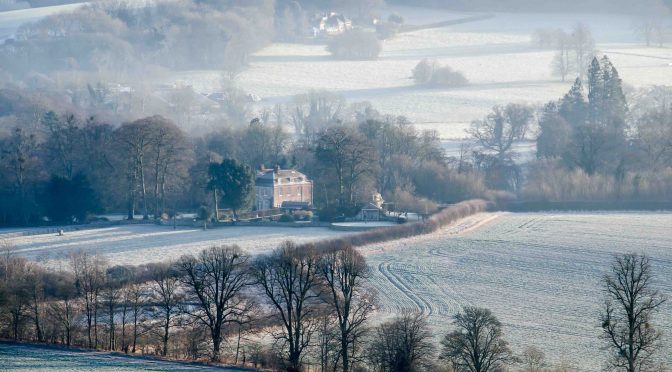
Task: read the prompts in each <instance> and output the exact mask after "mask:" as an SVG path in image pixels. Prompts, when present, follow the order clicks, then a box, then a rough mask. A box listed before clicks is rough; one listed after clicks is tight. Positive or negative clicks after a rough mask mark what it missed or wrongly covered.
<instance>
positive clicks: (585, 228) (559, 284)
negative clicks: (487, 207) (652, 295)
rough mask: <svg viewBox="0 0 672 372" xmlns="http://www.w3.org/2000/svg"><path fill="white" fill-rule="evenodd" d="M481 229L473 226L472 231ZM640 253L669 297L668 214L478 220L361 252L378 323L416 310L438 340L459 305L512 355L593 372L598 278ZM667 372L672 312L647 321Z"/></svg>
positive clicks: (671, 218) (597, 360)
mask: <svg viewBox="0 0 672 372" xmlns="http://www.w3.org/2000/svg"><path fill="white" fill-rule="evenodd" d="M479 225H481V226H480V227H479ZM630 251H639V252H645V253H646V254H648V255H649V256H650V257H651V258H652V263H653V268H654V270H655V274H656V283H655V284H656V286H657V287H658V288H659V289H660V290H662V291H663V292H665V293H666V294H667V295H668V296H672V213H609V214H607V213H604V214H601V213H557V214H554V213H530V214H501V215H496V214H494V215H493V214H482V215H477V216H473V217H469V218H467V219H465V220H462V221H461V222H460V223H458V224H457V225H455V226H452V227H450V228H447V229H444V230H443V231H441V232H438V233H436V234H433V235H430V236H422V237H416V238H412V239H407V240H401V241H397V242H390V243H385V244H379V245H373V246H370V247H366V248H364V249H363V252H364V253H365V254H366V256H367V260H368V262H369V264H370V265H371V266H372V267H373V268H374V275H373V285H374V286H375V287H376V288H377V289H378V292H379V298H380V301H381V303H382V307H381V315H382V318H385V317H389V316H392V315H394V314H399V313H400V312H402V311H403V310H420V311H422V312H423V313H424V314H427V315H429V316H430V322H431V325H432V327H433V329H434V331H435V333H437V335H438V336H437V337H440V336H442V335H443V334H445V333H446V332H447V331H449V330H450V322H451V317H452V316H453V315H454V314H455V313H456V312H457V311H459V309H460V308H461V307H462V306H464V305H476V306H482V307H487V308H490V309H491V310H492V311H493V312H494V313H495V314H496V315H497V316H498V317H499V319H500V320H501V321H502V322H503V323H504V326H505V334H506V338H507V339H508V340H509V341H510V342H511V344H512V345H513V347H514V348H515V349H516V350H518V351H520V350H522V349H523V348H524V347H525V346H528V345H534V346H537V347H539V348H541V349H542V350H543V351H544V352H545V353H546V355H547V357H548V358H549V359H551V360H552V361H554V362H557V363H559V362H561V361H566V362H570V363H572V364H573V365H574V366H576V367H580V368H581V370H589V371H595V370H599V367H600V366H601V363H602V362H603V361H604V359H605V358H604V353H603V352H602V351H601V349H600V348H601V346H603V345H604V344H603V343H602V341H601V340H600V338H599V336H600V335H601V329H600V322H599V311H600V309H601V305H602V303H603V300H604V297H603V294H602V292H601V282H600V280H601V277H602V276H603V275H604V274H605V273H606V272H607V270H608V269H609V265H610V263H611V261H612V259H613V255H614V254H615V253H625V252H630ZM654 321H655V324H656V326H657V327H659V328H660V330H662V331H663V333H664V342H665V344H664V348H663V350H662V351H663V352H662V353H661V355H662V356H664V358H666V359H665V362H666V363H667V365H672V353H670V350H672V303H671V302H668V303H667V304H666V305H665V306H664V307H663V308H662V309H661V312H660V314H659V315H658V316H657V317H656V318H655V320H654Z"/></svg>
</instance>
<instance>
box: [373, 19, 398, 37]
mask: <svg viewBox="0 0 672 372" xmlns="http://www.w3.org/2000/svg"><path fill="white" fill-rule="evenodd" d="M397 32H399V25H398V24H396V23H392V22H380V23H378V24H377V25H376V34H377V35H378V38H379V39H381V40H385V39H389V38H391V37H393V36H394V35H396V34H397Z"/></svg>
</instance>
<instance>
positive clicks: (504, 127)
mask: <svg viewBox="0 0 672 372" xmlns="http://www.w3.org/2000/svg"><path fill="white" fill-rule="evenodd" d="M532 117H533V116H532V109H531V108H530V107H528V106H525V105H519V104H514V103H510V104H508V105H506V106H505V107H502V106H495V107H493V108H492V112H491V113H490V114H489V115H488V116H486V117H485V118H484V119H483V120H475V121H473V122H472V123H471V128H470V129H468V130H467V133H469V134H470V135H471V136H472V137H473V138H474V139H475V140H477V141H478V143H479V145H481V146H482V147H483V148H484V149H485V150H488V151H492V152H494V153H495V155H496V157H497V159H499V160H500V161H501V160H504V159H506V158H507V157H508V154H509V151H510V150H511V147H512V146H513V144H514V142H515V141H516V140H522V139H524V138H525V134H526V132H527V129H528V126H529V123H530V121H531V120H532Z"/></svg>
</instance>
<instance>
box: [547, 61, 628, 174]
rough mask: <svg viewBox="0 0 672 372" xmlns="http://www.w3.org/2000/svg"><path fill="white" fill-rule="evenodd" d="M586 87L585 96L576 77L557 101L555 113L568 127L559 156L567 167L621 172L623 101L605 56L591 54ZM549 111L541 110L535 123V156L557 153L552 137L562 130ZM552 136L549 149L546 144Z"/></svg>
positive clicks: (622, 94) (613, 70)
mask: <svg viewBox="0 0 672 372" xmlns="http://www.w3.org/2000/svg"><path fill="white" fill-rule="evenodd" d="M587 88H588V95H587V98H588V99H587V100H586V98H585V96H584V92H583V86H582V84H581V81H580V80H579V79H577V80H576V81H575V82H574V85H572V88H571V89H570V90H569V92H568V93H567V94H566V95H565V96H564V97H563V98H562V100H561V101H560V104H559V108H558V115H559V116H560V117H561V118H562V119H564V121H565V122H566V123H568V124H569V127H570V130H569V132H570V133H569V134H570V135H569V138H570V140H569V142H568V143H567V144H566V150H565V151H564V153H563V158H564V159H565V161H566V162H567V164H568V165H569V166H570V167H574V166H578V167H579V168H581V169H583V170H584V171H585V172H586V173H588V174H593V173H595V172H597V171H599V170H608V169H611V170H615V171H616V172H617V174H618V173H622V170H623V166H624V163H623V162H624V159H625V157H624V152H625V148H626V146H625V143H626V137H625V128H626V126H625V117H626V113H627V110H628V109H627V101H626V99H625V94H624V93H623V88H622V82H621V79H620V77H619V76H618V71H616V68H614V66H613V65H612V64H611V62H610V61H609V59H608V58H607V57H606V56H605V57H603V58H602V59H601V60H598V59H597V58H593V60H592V62H591V64H590V67H589V68H588V76H587ZM551 114H552V113H548V112H545V113H544V115H543V116H542V118H541V120H540V123H539V125H540V129H541V133H540V135H539V137H538V145H541V147H539V148H538V149H537V156H538V157H548V156H550V155H552V156H557V155H558V154H557V151H558V147H557V145H558V143H557V141H556V140H555V137H556V136H562V135H564V134H566V133H565V131H563V128H562V127H561V126H562V124H558V123H559V121H558V120H557V119H558V118H555V117H553V116H552V115H551ZM553 123H554V124H553ZM552 138H553V139H554V142H553V143H554V145H555V147H554V149H553V150H551V149H550V148H549V141H550V140H551V139H552ZM549 151H550V152H549ZM619 169H620V170H621V171H620V172H619Z"/></svg>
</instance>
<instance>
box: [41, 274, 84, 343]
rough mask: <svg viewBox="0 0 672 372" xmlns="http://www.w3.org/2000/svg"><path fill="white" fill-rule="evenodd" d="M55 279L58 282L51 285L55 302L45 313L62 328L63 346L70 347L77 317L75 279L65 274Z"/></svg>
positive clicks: (50, 304)
mask: <svg viewBox="0 0 672 372" xmlns="http://www.w3.org/2000/svg"><path fill="white" fill-rule="evenodd" d="M56 278H57V279H58V282H56V283H53V285H54V291H55V293H54V297H55V301H52V302H51V303H49V305H48V310H47V312H48V314H49V315H50V316H51V317H52V318H53V319H55V321H56V323H57V325H58V326H60V327H61V328H62V332H63V338H64V340H63V342H64V343H65V345H66V346H70V345H71V344H72V336H73V334H72V333H73V329H74V327H75V324H76V323H75V316H76V315H77V306H76V303H75V300H76V296H77V291H76V288H75V278H74V276H73V275H72V274H71V273H66V272H60V273H58V275H57V276H56Z"/></svg>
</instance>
